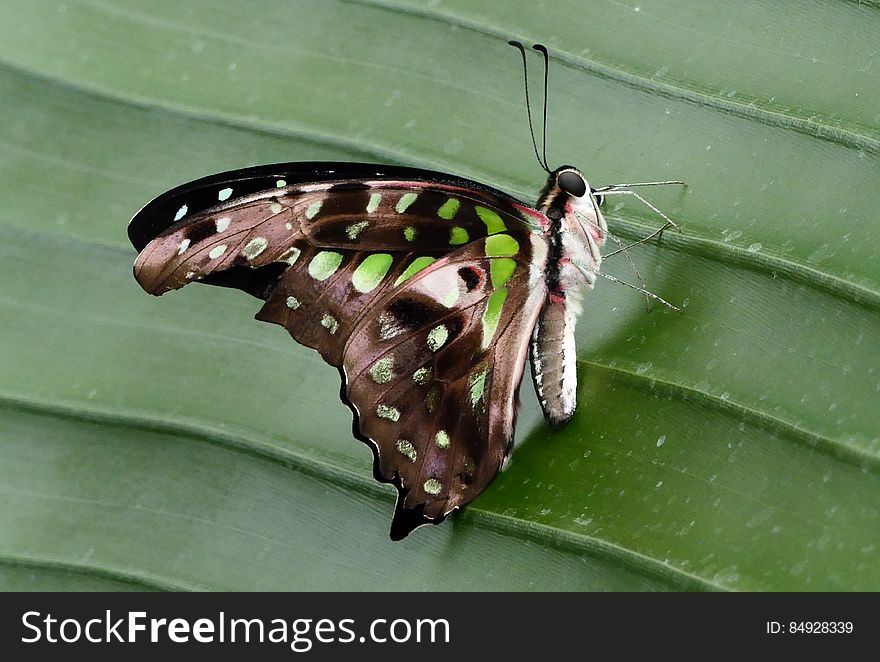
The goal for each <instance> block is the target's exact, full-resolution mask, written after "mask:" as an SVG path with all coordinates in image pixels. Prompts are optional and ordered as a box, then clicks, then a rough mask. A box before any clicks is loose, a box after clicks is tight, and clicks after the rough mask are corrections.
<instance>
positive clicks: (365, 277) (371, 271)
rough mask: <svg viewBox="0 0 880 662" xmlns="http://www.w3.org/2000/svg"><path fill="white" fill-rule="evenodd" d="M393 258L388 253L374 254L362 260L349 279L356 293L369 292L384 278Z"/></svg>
mask: <svg viewBox="0 0 880 662" xmlns="http://www.w3.org/2000/svg"><path fill="white" fill-rule="evenodd" d="M393 261H394V258H392V257H391V255H390V254H389V253H374V254H372V255H368V256H367V257H365V258H364V260H363V262H361V263H360V264H359V265H358V266H357V269H355V270H354V274H352V277H351V284H352V285H353V286H354V289H356V290H357V291H358V292H362V293H366V292H371V291H372V290H374V289H375V288H376V286H377V285H378V284H379V283H380V282H382V279H383V278H385V274H387V273H388V270H389V269H390V268H391V263H392V262H393Z"/></svg>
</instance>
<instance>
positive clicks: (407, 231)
mask: <svg viewBox="0 0 880 662" xmlns="http://www.w3.org/2000/svg"><path fill="white" fill-rule="evenodd" d="M403 238H404V239H406V240H407V241H412V240H413V239H415V238H416V229H415V228H414V227H413V226H411V225H407V226H406V227H405V228H403Z"/></svg>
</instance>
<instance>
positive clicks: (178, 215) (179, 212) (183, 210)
mask: <svg viewBox="0 0 880 662" xmlns="http://www.w3.org/2000/svg"><path fill="white" fill-rule="evenodd" d="M186 211H187V208H186V205H183V206H182V207H181V208H180V209H178V210H177V213H176V214H175V215H174V220H175V221H179V220H180V219H181V218H183V217H184V216H186Z"/></svg>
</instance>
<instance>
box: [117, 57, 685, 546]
mask: <svg viewBox="0 0 880 662" xmlns="http://www.w3.org/2000/svg"><path fill="white" fill-rule="evenodd" d="M511 43H512V44H513V45H515V46H517V48H519V50H520V52H521V53H522V61H523V73H524V79H525V84H526V105H527V109H528V115H529V126H530V130H531V133H532V143H533V146H534V147H535V154H536V155H537V154H538V147H537V141H536V139H535V135H534V129H532V121H531V109H530V105H529V100H528V73H527V70H526V55H525V49H524V47H523V46H522V45H521V44H519V43H518V42H511ZM534 48H535V49H536V50H538V51H540V52H541V53H543V55H544V118H545V119H544V159H543V162H542V160H541V157H540V156H539V157H538V161H539V162H540V163H541V165H542V167H543V168H544V170H545V171H546V172H547V174H548V176H547V180H546V183H545V185H544V188H543V190H542V192H541V194H540V196H539V198H538V201H537V204H536V205H535V206H531V205H528V204H526V203H524V202H522V201H520V200H517V199H516V198H514V197H512V196H510V195H508V194H506V193H504V192H502V191H499V190H497V189H495V188H492V187H490V186H487V185H485V184H481V183H479V182H475V181H471V180H469V179H465V178H462V177H458V176H455V175H450V174H445V173H440V172H433V171H429V170H420V169H416V168H409V167H399V166H388V165H374V164H363V163H331V162H294V163H282V164H275V165H263V166H257V167H251V168H245V169H242V170H235V171H231V172H224V173H221V174H217V175H213V176H209V177H205V178H202V179H198V180H196V181H193V182H189V183H187V184H183V185H182V186H178V187H177V188H174V189H172V190H170V191H168V192H166V193H163V194H162V195H160V196H159V197H157V198H155V199H154V200H152V201H151V202H149V203H148V204H147V205H146V206H144V207H143V208H142V209H141V210H140V211H139V212H138V213H137V214H136V215H135V216H134V218H133V219H132V220H131V222H130V224H129V227H128V233H129V237H130V239H131V242H132V244H133V245H134V247H135V248H136V249H137V250H138V251H139V255H138V257H137V260H136V262H135V265H134V275H135V278H136V279H137V281H138V283H139V284H140V285H141V286H142V287H143V289H144V290H146V291H147V292H149V293H150V294H154V295H161V294H163V293H165V292H167V291H169V290H175V289H178V288H180V287H183V286H185V285H187V284H188V283H191V282H201V283H208V284H212V285H220V286H224V287H233V288H238V289H240V290H243V291H245V292H248V293H249V294H251V295H253V296H255V297H257V298H259V299H261V300H262V301H263V304H262V307H261V308H260V309H259V311H258V312H257V314H256V318H257V319H259V320H262V321H265V322H271V323H275V324H279V325H281V326H283V327H284V328H285V329H286V330H287V331H288V332H289V333H290V335H291V336H292V337H293V338H294V340H296V341H297V342H299V343H301V344H303V345H305V346H307V347H311V348H314V349H316V350H317V351H318V352H319V353H320V354H321V356H322V357H323V358H324V360H325V361H326V362H327V363H329V364H331V365H333V366H335V367H336V368H338V369H339V372H340V376H341V379H342V391H341V395H342V399H343V401H344V402H345V403H346V404H348V405H349V406H350V408H351V410H352V412H353V414H354V426H353V427H354V434H355V436H356V437H358V438H359V439H361V440H362V441H364V442H366V443H367V444H368V445H369V446H370V447H371V448H372V451H373V456H374V463H373V469H374V475H375V478H376V479H377V480H379V481H382V482H386V483H392V484H393V485H394V486H395V487H396V488H397V491H398V499H397V505H396V508H395V513H394V518H393V520H392V525H391V537H392V539H395V540H399V539H401V538H403V537H405V536H406V535H408V534H409V533H410V532H411V531H412V530H413V529H414V528H416V527H417V526H420V525H422V524H426V523H433V524H437V523H439V522H441V521H443V519H444V518H446V517H447V516H448V515H449V514H450V513H451V512H452V511H454V510H456V509H457V508H460V507H462V506H464V505H465V504H467V503H469V502H470V501H472V500H473V499H474V498H475V497H476V496H477V495H479V494H480V492H482V491H483V489H485V487H486V486H487V485H488V484H489V483H490V482H491V481H492V480H493V478H494V477H495V475H496V474H497V473H498V472H499V470H501V469H502V467H503V466H504V465H505V462H506V461H507V460H508V458H509V456H510V452H511V449H512V444H513V439H514V428H515V423H516V416H517V407H518V391H519V387H520V383H521V381H522V377H523V372H524V369H525V364H526V362H527V361H530V364H531V371H532V375H533V379H534V384H535V388H536V390H537V394H538V399H539V401H540V404H541V407H542V409H543V412H544V415H545V417H546V419H547V420H548V421H549V422H550V423H551V424H553V425H561V424H563V423H565V422H566V421H568V420H569V419H570V418H571V416H572V415H573V414H574V411H575V407H576V391H577V371H576V365H577V364H576V347H575V325H576V322H577V319H578V316H579V315H580V313H581V299H582V294H583V293H584V292H585V291H587V290H589V289H590V288H592V287H593V285H594V283H595V281H596V278H597V276H604V277H607V278H611V279H612V280H616V279H614V278H613V277H611V276H608V275H606V274H604V273H603V272H601V271H600V266H601V264H602V259H603V256H602V254H601V248H602V246H603V244H604V243H605V241H606V238H607V237H608V236H609V234H608V226H607V224H606V221H605V218H604V216H603V215H602V213H601V210H600V207H601V206H602V205H603V204H604V201H605V197H606V196H608V195H616V194H626V195H635V196H636V197H637V198H639V199H640V200H642V201H644V202H645V203H646V204H649V203H647V201H646V200H644V198H642V197H641V196H638V194H636V193H635V192H634V191H632V190H631V189H632V187H634V186H640V185H653V184H667V183H680V182H645V183H638V184H629V185H614V186H606V187H602V188H598V189H596V188H592V187H591V186H590V185H589V183H588V181H587V179H586V178H585V177H584V176H583V174H582V173H581V172H580V171H579V170H578V169H577V168H575V167H573V166H568V165H566V166H562V167H559V168H556V169H554V170H550V168H549V167H548V166H547V159H546V98H547V96H546V91H547V74H548V55H547V51H546V49H545V48H544V47H543V46H540V45H536V46H535V47H534ZM649 206H651V208H652V209H654V210H655V211H657V212H658V213H660V214H661V216H663V218H664V219H666V221H667V223H666V224H664V226H663V227H662V228H661V229H660V230H658V231H656V232H654V233H652V234H650V235H649V236H648V237H646V238H644V239H642V240H639V241H637V242H634V243H633V244H630V245H629V246H622V245H621V246H620V247H619V248H618V250H617V251H615V253H618V252H622V251H623V252H625V250H626V249H627V248H629V247H630V246H633V245H635V244H638V243H641V242H643V241H646V240H647V239H650V238H652V237H654V236H657V235H658V234H659V233H661V232H662V230H663V229H666V228H667V227H670V226H671V225H674V224H673V223H672V221H671V220H669V219H668V218H667V217H666V216H665V215H663V214H662V212H660V211H659V210H657V209H656V208H654V207H653V206H652V205H650V204H649ZM631 287H635V286H631ZM636 289H639V290H640V291H643V292H644V293H645V294H646V295H649V296H653V297H654V298H657V299H660V298H659V297H657V296H656V295H653V294H651V293H649V292H647V291H646V290H644V289H643V288H638V287H636ZM660 300H661V301H663V300H662V299H660ZM663 303H667V302H665V301H663ZM667 305H671V304H668V303H667Z"/></svg>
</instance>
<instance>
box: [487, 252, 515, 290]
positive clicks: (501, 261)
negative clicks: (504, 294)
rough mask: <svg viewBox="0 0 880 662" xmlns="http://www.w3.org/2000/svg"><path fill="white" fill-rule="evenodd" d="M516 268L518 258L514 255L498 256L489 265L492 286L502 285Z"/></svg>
mask: <svg viewBox="0 0 880 662" xmlns="http://www.w3.org/2000/svg"><path fill="white" fill-rule="evenodd" d="M514 269H516V260H514V259H513V258H512V257H496V258H495V259H494V260H492V264H491V265H490V266H489V274H490V275H491V276H492V287H502V286H503V285H504V283H506V282H507V279H508V278H510V276H511V275H512V274H513V271H514Z"/></svg>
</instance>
